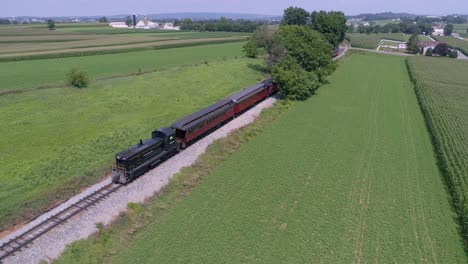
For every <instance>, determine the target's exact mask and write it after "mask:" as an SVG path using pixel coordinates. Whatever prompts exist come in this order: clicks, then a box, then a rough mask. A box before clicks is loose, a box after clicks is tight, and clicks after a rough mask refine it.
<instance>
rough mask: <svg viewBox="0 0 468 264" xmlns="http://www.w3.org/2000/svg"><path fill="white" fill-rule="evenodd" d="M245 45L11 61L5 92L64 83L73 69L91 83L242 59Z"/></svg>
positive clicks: (1, 71)
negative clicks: (108, 78) (227, 59)
mask: <svg viewBox="0 0 468 264" xmlns="http://www.w3.org/2000/svg"><path fill="white" fill-rule="evenodd" d="M241 46H242V43H227V44H214V45H203V46H196V47H184V48H174V49H165V50H152V51H138V52H130V53H118V54H107V55H96V56H84V57H71V58H59V59H45V60H32V61H12V62H3V63H0V94H1V92H2V91H11V90H21V89H30V88H33V87H37V86H44V85H51V84H52V85H57V84H63V83H64V82H65V76H66V74H67V73H68V72H69V71H70V70H71V69H72V68H79V69H82V70H84V71H86V72H87V73H88V74H89V75H90V77H91V78H92V79H95V78H102V77H109V76H115V75H126V74H136V73H138V71H139V69H141V70H142V71H143V72H146V71H155V70H157V71H159V70H162V69H164V68H168V67H174V66H181V65H190V64H197V63H201V62H202V61H205V60H206V61H213V60H220V59H222V58H223V57H225V58H234V57H236V56H239V57H240V56H242V49H241Z"/></svg>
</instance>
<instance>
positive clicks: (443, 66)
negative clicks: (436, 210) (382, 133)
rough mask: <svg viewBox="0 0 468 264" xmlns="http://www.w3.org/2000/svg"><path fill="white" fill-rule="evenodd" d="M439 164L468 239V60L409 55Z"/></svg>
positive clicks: (409, 62) (410, 68) (465, 239)
mask: <svg viewBox="0 0 468 264" xmlns="http://www.w3.org/2000/svg"><path fill="white" fill-rule="evenodd" d="M408 66H409V70H410V73H411V75H412V77H413V80H414V82H415V87H416V92H417V94H418V96H419V101H420V104H421V108H422V110H423V112H424V114H425V117H426V122H427V125H428V128H429V130H430V132H431V134H432V138H433V142H434V145H435V148H436V152H437V156H438V158H439V160H440V167H441V169H442V171H443V173H444V176H445V181H446V183H447V187H448V190H449V192H450V194H451V197H452V201H453V204H454V207H455V209H456V211H457V213H458V215H459V217H460V222H461V225H462V228H463V232H464V241H465V243H466V242H467V241H468V103H467V102H468V74H467V73H468V61H464V60H452V59H439V58H424V57H414V58H409V59H408Z"/></svg>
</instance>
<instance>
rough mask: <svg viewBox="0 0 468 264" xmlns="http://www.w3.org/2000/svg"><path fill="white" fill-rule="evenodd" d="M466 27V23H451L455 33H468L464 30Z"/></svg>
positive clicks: (467, 25) (467, 26) (467, 27)
mask: <svg viewBox="0 0 468 264" xmlns="http://www.w3.org/2000/svg"><path fill="white" fill-rule="evenodd" d="M466 29H468V24H454V25H453V30H454V31H455V32H457V33H465V34H466V33H468V32H467V31H466Z"/></svg>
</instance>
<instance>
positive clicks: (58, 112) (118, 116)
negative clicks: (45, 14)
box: [0, 46, 263, 230]
mask: <svg viewBox="0 0 468 264" xmlns="http://www.w3.org/2000/svg"><path fill="white" fill-rule="evenodd" d="M216 47H217V46H214V47H212V48H211V51H212V52H213V50H216ZM231 49H232V47H231V48H228V49H227V51H231ZM192 51H193V50H192ZM165 52H166V53H170V54H172V55H173V54H174V53H171V52H172V51H170V50H167V51H165ZM174 52H181V53H183V52H184V51H178V50H174ZM221 52H222V50H217V53H216V54H217V56H221V54H222V53H221ZM189 53H190V51H187V52H186V53H184V54H186V55H187V54H189ZM204 54H205V55H206V54H207V53H206V52H205V53H204ZM228 54H229V53H228ZM228 54H226V55H228ZM139 56H140V58H143V57H144V56H147V55H145V54H141V55H139ZM163 56H166V54H164V55H163ZM167 56H168V57H162V59H161V60H160V61H159V62H158V63H161V64H160V65H163V63H165V64H166V66H175V65H178V64H179V65H180V64H188V63H193V62H195V60H200V59H201V58H202V56H201V54H199V55H196V56H193V57H190V56H189V57H186V58H185V61H184V57H176V58H177V59H176V60H175V62H169V58H170V57H169V55H167ZM197 56H198V57H197ZM213 56H214V55H213ZM206 57H207V58H213V57H210V56H206ZM87 58H91V57H87ZM157 58H158V57H157V56H155V57H153V58H150V59H149V60H151V59H153V60H154V59H157ZM97 60H98V58H95V61H97ZM101 60H102V59H101ZM149 60H147V63H148V64H147V65H148V67H149ZM35 62H37V61H33V62H28V63H35ZM88 63H89V64H92V63H93V62H92V61H89V62H88ZM108 63H109V65H110V64H112V62H108ZM113 63H116V61H114V62H113ZM252 63H253V64H256V63H258V61H256V60H249V59H229V60H226V61H222V60H219V61H217V62H209V63H207V64H201V65H199V66H190V67H179V68H177V67H176V68H169V69H166V70H164V71H159V72H154V73H150V74H146V75H142V76H135V77H127V78H118V79H109V80H105V81H99V82H93V83H92V85H91V86H90V87H89V88H86V89H82V90H80V89H74V88H63V87H62V88H51V89H47V90H35V91H30V92H27V93H22V94H11V95H4V96H0V112H1V113H2V114H1V115H0V134H1V135H2V137H0V149H2V155H1V156H0V183H1V187H0V199H1V201H2V203H0V230H1V229H2V228H4V227H7V226H8V225H11V224H12V223H14V222H15V221H17V220H19V219H22V218H23V217H25V216H30V215H32V214H33V213H38V212H39V211H40V210H41V209H44V208H46V207H47V206H50V205H51V203H53V202H54V201H57V200H58V199H62V198H65V197H68V196H69V195H70V194H72V193H75V192H77V191H79V189H80V188H81V187H83V186H86V185H87V184H90V183H94V182H95V181H96V180H97V179H99V178H100V177H102V176H103V175H104V174H105V173H106V172H108V171H109V165H110V164H111V161H112V159H113V155H114V153H116V152H118V151H121V150H123V149H125V148H126V147H128V146H130V145H132V144H135V143H137V142H138V140H139V139H140V138H144V137H148V136H149V135H150V133H151V131H152V130H153V129H156V128H159V127H163V126H166V125H170V124H172V122H174V121H175V120H177V119H178V118H181V117H183V116H185V115H187V114H189V113H193V112H194V111H196V110H199V109H201V108H203V107H205V106H207V105H210V104H211V103H213V102H215V101H217V100H219V99H221V98H225V97H226V96H227V95H229V94H232V93H233V92H235V91H238V90H240V89H243V88H245V87H248V86H250V85H251V84H252V83H255V82H257V81H259V80H261V79H263V73H260V72H258V71H257V70H255V69H253V68H250V67H248V65H249V64H252ZM116 64H118V63H116ZM44 65H51V64H44ZM59 65H63V63H62V64H60V63H58V62H57V65H56V67H59ZM102 66H103V65H101V67H102ZM18 67H19V66H18ZM21 67H25V69H27V67H26V66H24V65H23V66H21ZM38 67H39V66H38ZM43 67H44V66H43ZM17 69H20V68H17ZM95 69H96V70H97V69H99V66H97V67H96V68H95ZM117 69H119V68H117ZM122 69H125V68H122ZM47 70H48V71H51V68H50V67H49V68H48V69H47ZM115 70H116V69H115V68H114V71H115ZM96 73H98V72H96Z"/></svg>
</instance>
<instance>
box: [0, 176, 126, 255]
mask: <svg viewBox="0 0 468 264" xmlns="http://www.w3.org/2000/svg"><path fill="white" fill-rule="evenodd" d="M120 187H122V185H120V184H114V183H111V184H108V185H106V186H104V187H102V188H101V189H99V190H98V191H96V192H94V193H92V194H90V195H88V196H86V197H84V198H83V199H81V200H79V201H78V202H76V203H74V204H72V205H70V206H68V207H66V208H65V209H63V210H62V211H60V212H58V213H56V214H54V215H53V216H51V217H49V218H47V219H46V220H44V221H42V222H41V223H39V224H37V225H36V226H34V227H32V228H31V229H29V230H27V231H26V232H24V233H22V234H21V235H19V236H17V237H15V238H13V239H11V240H9V241H8V242H6V243H4V244H3V245H1V246H0V263H2V262H3V260H4V259H5V258H7V257H8V256H10V255H12V254H14V253H15V252H17V251H19V250H20V249H21V248H23V247H25V246H26V245H28V244H29V243H31V242H32V241H34V240H35V239H37V238H38V237H40V236H42V235H43V234H45V233H47V232H48V231H49V230H51V229H53V228H54V227H56V226H58V225H60V224H61V223H63V222H65V221H67V220H68V219H70V218H71V217H73V216H74V215H76V214H78V213H79V212H82V211H83V210H85V209H87V208H89V207H90V206H92V205H94V204H96V203H97V202H99V201H100V200H102V199H103V198H104V197H106V196H108V195H109V194H111V193H113V192H115V191H117V190H118V189H119V188H120Z"/></svg>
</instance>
